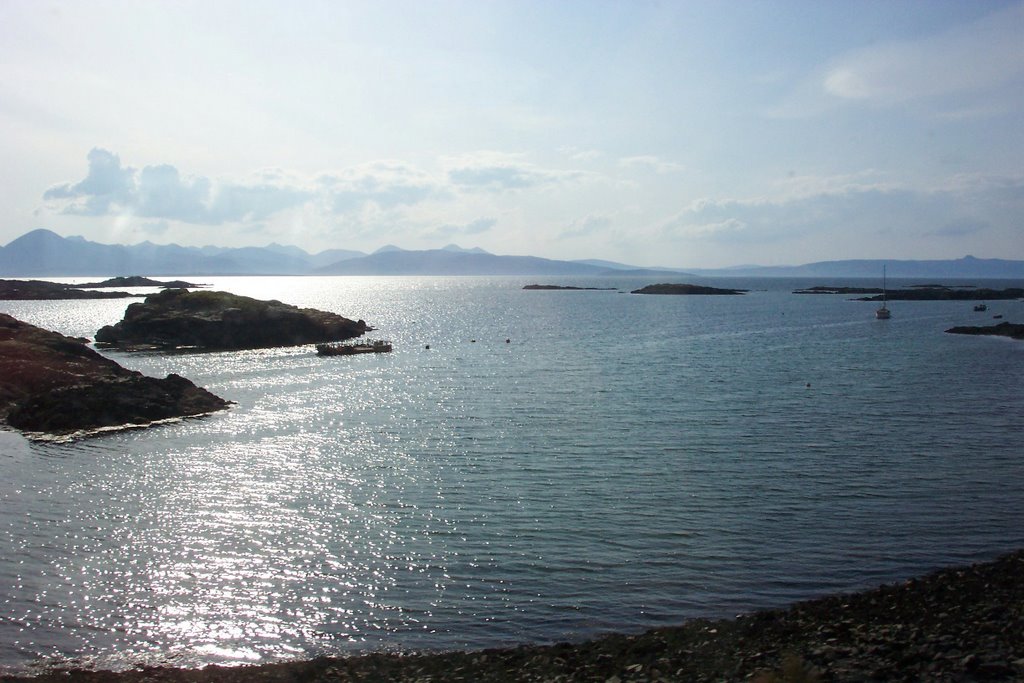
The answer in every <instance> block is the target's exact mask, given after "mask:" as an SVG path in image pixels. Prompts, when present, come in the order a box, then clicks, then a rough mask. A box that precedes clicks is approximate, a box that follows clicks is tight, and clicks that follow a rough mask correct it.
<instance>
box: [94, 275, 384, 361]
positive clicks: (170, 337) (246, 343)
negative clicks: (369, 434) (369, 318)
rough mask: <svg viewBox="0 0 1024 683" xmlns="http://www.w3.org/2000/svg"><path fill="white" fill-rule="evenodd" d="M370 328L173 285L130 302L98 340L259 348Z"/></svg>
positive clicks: (307, 310) (157, 345) (270, 303)
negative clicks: (144, 298)
mask: <svg viewBox="0 0 1024 683" xmlns="http://www.w3.org/2000/svg"><path fill="white" fill-rule="evenodd" d="M369 329H370V328H369V327H367V325H366V323H365V322H363V321H362V320H358V321H353V320H349V319H348V318H344V317H342V316H340V315H337V314H335V313H327V312H325V311H318V310H316V309H313V308H298V307H296V306H291V305H288V304H283V303H281V302H280V301H260V300H259V299H252V298H249V297H246V296H238V295H236V294H229V293H227V292H188V291H186V290H183V289H169V290H166V291H163V292H160V293H159V294H153V295H151V296H148V297H146V300H145V301H144V302H141V303H137V304H132V305H130V306H129V307H128V309H127V310H126V311H125V314H124V319H123V320H122V321H121V322H119V323H117V324H116V325H108V326H106V327H104V328H102V329H100V330H99V331H98V332H97V333H96V341H97V342H98V343H103V344H110V345H113V346H118V347H121V348H125V349H139V348H162V349H173V348H196V349H256V348H265V347H270V346H295V345H297V344H313V343H320V342H330V341H341V340H344V339H351V338H353V337H358V336H360V335H362V334H364V333H365V332H366V331H368V330H369Z"/></svg>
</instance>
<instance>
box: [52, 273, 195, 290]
mask: <svg viewBox="0 0 1024 683" xmlns="http://www.w3.org/2000/svg"><path fill="white" fill-rule="evenodd" d="M71 286H72V287H77V288H79V289H102V288H104V287H162V288H164V289H196V288H198V287H208V286H209V285H197V284H193V283H191V282H185V281H184V280H171V281H169V282H162V281H160V280H152V279H150V278H148V277H142V276H141V275H129V276H128V277H112V278H110V279H109V280H104V281H103V282H83V283H82V284H80V285H71Z"/></svg>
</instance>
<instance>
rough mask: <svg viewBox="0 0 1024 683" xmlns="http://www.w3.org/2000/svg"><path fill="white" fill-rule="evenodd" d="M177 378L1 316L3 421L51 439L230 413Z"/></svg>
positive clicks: (222, 403)
mask: <svg viewBox="0 0 1024 683" xmlns="http://www.w3.org/2000/svg"><path fill="white" fill-rule="evenodd" d="M228 405H229V403H228V401H225V400H224V399H222V398H220V397H219V396H216V395H214V394H212V393H210V392H209V391H207V390H205V389H202V388H200V387H197V386H196V385H195V384H193V383H192V382H190V381H189V380H187V379H185V378H184V377H180V376H178V375H175V374H171V375H168V376H167V377H166V378H163V379H159V378H156V377H146V376H145V375H142V374H141V373H138V372H135V371H133V370H128V369H127V368H124V367H122V366H121V365H119V364H118V363H116V362H115V361H113V360H111V359H109V358H106V357H104V356H101V355H100V354H98V353H96V352H95V351H93V350H92V349H91V348H89V347H88V346H87V345H86V343H85V340H83V339H74V338H71V337H65V336H64V335H62V334H59V333H57V332H51V331H49V330H44V329H42V328H40V327H36V326H34V325H30V324H28V323H25V322H22V321H20V320H17V319H16V318H13V317H11V316H9V315H6V314H3V313H0V421H3V422H6V424H8V425H9V426H11V427H14V428H15V429H19V430H22V431H25V432H31V433H43V434H49V435H58V436H60V435H69V434H78V433H83V434H84V433H94V432H96V431H97V430H104V429H110V428H125V427H129V426H144V425H148V424H152V423H154V422H159V421H162V420H168V419H172V418H179V417H189V416H197V415H205V414H207V413H211V412H214V411H217V410H223V409H224V408H226V407H227V406H228Z"/></svg>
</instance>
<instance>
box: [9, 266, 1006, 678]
mask: <svg viewBox="0 0 1024 683" xmlns="http://www.w3.org/2000/svg"><path fill="white" fill-rule="evenodd" d="M203 281H209V282H212V283H213V284H214V285H215V287H216V288H217V289H224V290H228V291H232V292H235V293H238V294H245V295H249V296H255V297H258V298H267V299H270V298H274V299H279V300H282V301H284V302H287V303H292V304H297V305H300V306H311V307H316V308H321V309H325V310H330V311H334V312H337V313H340V314H342V315H345V316H347V317H350V318H353V319H355V318H363V319H365V320H366V321H367V322H368V323H369V324H371V325H373V326H374V327H377V328H378V331H377V332H375V333H373V334H372V335H371V336H373V337H376V338H386V339H391V340H392V341H393V342H394V344H395V351H394V352H393V353H391V354H381V355H367V356H357V357H350V358H319V357H317V356H316V354H315V352H314V350H313V348H312V347H308V346H307V347H294V348H278V349H269V350H260V351H241V352H233V353H203V354H125V353H109V355H110V356H112V357H113V358H115V359H116V360H117V361H118V362H120V363H122V364H123V365H125V366H128V367H130V368H133V369H137V370H140V371H142V372H144V373H146V374H152V375H158V376H164V375H166V374H167V373H169V372H176V373H179V374H182V375H184V376H186V377H188V378H190V379H192V380H193V381H195V382H196V383H197V384H199V385H201V386H205V387H207V388H208V389H210V390H211V391H213V392H214V393H216V394H218V395H220V396H223V397H225V398H227V399H230V400H232V401H234V402H236V404H237V405H235V406H234V407H233V408H232V409H231V410H229V411H227V412H223V413H220V414H217V415H213V416H210V417H207V418H201V419H191V420H185V421H182V422H178V423H173V424H169V425H164V426H160V427H156V428H152V429H148V430H140V431H128V432H120V433H116V434H111V435H107V436H102V437H97V438H92V439H87V440H82V441H77V442H72V443H38V442H29V441H27V440H25V439H23V438H22V437H21V436H20V435H18V434H16V433H12V432H0V671H3V670H8V671H11V670H14V671H23V670H26V669H30V670H34V669H37V668H39V667H46V666H53V665H65V666H66V665H68V664H75V665H84V666H90V667H103V668H127V667H131V666H136V665H140V664H171V665H178V666H200V665H203V664H207V663H213V662H218V663H244V662H264V661H272V660H284V659H292V658H300V657H311V656H315V655H319V654H339V653H347V652H359V651H368V650H438V649H452V648H482V647H488V646H497V645H505V644H514V643H521V642H531V643H547V642H553V641H560V640H579V639H583V638H586V637H590V636H594V635H596V634H599V633H603V632H609V631H638V630H642V629H644V628H647V627H652V626H656V625H664V624H667V623H677V622H681V621H683V620H685V619H687V618H689V617H695V616H727V615H734V614H736V613H738V612H744V611H750V610H753V609H755V608H760V607H769V606H781V605H785V604H787V603H790V602H793V601H795V600H799V599H802V598H808V597H812V596H817V595H821V594H824V593H828V592H834V591H850V590H855V589H860V588H864V587H868V586H873V585H876V584H878V583H882V582H886V581H893V580H899V579H903V578H908V577H910V576H913V575H918V574H921V573H924V572H926V571H929V570H931V569H934V568H937V567H940V566H944V565H950V564H957V563H964V562H969V561H976V560H985V559H990V558H993V557H995V556H996V555H998V554H1000V553H1002V552H1005V551H1008V550H1011V549H1015V548H1018V547H1024V515H1022V510H1024V486H1022V483H1024V454H1022V450H1021V444H1022V443H1024V438H1022V437H1024V419H1022V418H1024V343H1021V342H1016V343H1015V342H1012V341H1010V340H1007V339H1002V338H973V337H963V336H957V335H949V334H944V333H943V330H945V329H946V328H948V327H950V326H952V325H957V324H990V322H991V318H992V316H993V315H998V314H1003V315H1004V316H1005V319H1007V320H1011V321H1015V322H1024V302H1022V301H1011V302H989V311H988V312H987V313H975V312H973V311H972V310H971V309H972V306H971V304H970V303H969V302H894V303H893V304H891V308H892V310H893V318H892V319H891V320H889V321H876V320H875V319H874V316H873V310H874V307H875V304H870V303H862V302H851V301H847V300H845V298H844V297H842V296H810V295H795V294H792V293H791V292H792V290H793V289H794V288H796V287H798V286H807V285H813V284H842V283H841V282H838V281H830V282H821V281H815V282H809V281H804V282H793V281H783V280H745V281H721V280H720V281H714V282H709V284H717V285H719V286H743V287H747V288H750V289H751V290H752V291H751V292H750V293H749V294H747V295H745V296H737V297H708V296H690V297H686V296H639V295H631V294H629V293H628V291H629V290H630V289H633V288H636V287H639V286H642V285H645V284H651V283H652V282H653V280H650V279H648V280H643V281H627V280H622V281H616V280H598V281H586V280H582V279H579V278H575V279H573V280H571V281H570V280H561V279H553V278H544V279H537V278H344V277H340V278H213V279H212V280H203ZM531 282H544V283H550V282H554V283H560V284H572V285H584V286H587V285H589V286H604V287H609V286H614V287H619V288H620V291H523V290H522V289H521V287H522V286H523V285H525V284H529V283H531ZM859 284H874V283H863V282H862V283H859ZM899 284H900V283H896V286H899ZM995 284H997V285H999V286H1006V285H1007V284H1009V283H995ZM1017 286H1020V285H1019V283H1017ZM128 303H129V301H127V300H116V301H85V302H68V301H53V302H9V301H5V302H0V311H3V312H7V313H10V314H12V315H14V316H16V317H18V318H20V319H22V320H25V321H27V322H31V323H33V324H36V325H40V326H42V327H46V328H49V329H54V330H57V331H60V332H63V333H65V334H70V335H75V336H78V335H82V336H89V337H91V336H93V335H94V334H95V332H96V330H97V329H98V328H99V327H100V326H101V325H104V324H109V323H114V322H116V321H118V320H120V318H121V316H122V314H123V312H124V309H125V307H126V306H127V304H128ZM506 339H508V340H509V342H508V343H506ZM473 340H475V341H473ZM428 344H429V346H430V348H429V349H427V348H426V346H427V345H428Z"/></svg>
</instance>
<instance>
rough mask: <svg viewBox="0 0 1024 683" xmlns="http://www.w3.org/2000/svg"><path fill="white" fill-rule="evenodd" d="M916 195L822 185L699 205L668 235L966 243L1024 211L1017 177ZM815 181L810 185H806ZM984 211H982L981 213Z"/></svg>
mask: <svg viewBox="0 0 1024 683" xmlns="http://www.w3.org/2000/svg"><path fill="white" fill-rule="evenodd" d="M973 181H974V182H973V184H970V185H967V184H965V182H966V181H961V182H957V183H952V184H950V185H949V186H947V187H941V188H937V189H929V190H919V189H914V188H906V187H896V186H891V185H875V186H872V185H868V184H857V183H851V184H848V185H845V186H841V185H837V186H833V183H830V182H829V181H828V180H827V179H822V180H821V182H819V183H818V185H819V186H820V187H822V188H826V187H828V188H830V189H822V190H820V191H818V192H807V191H804V192H801V193H800V194H790V195H780V196H779V197H774V198H764V197H762V198H754V199H702V200H698V201H695V202H692V203H691V204H690V205H689V206H687V207H686V208H685V209H683V210H682V211H680V212H678V213H676V214H675V215H673V216H671V217H669V218H668V219H666V220H665V221H663V222H662V224H661V226H660V230H661V231H662V232H663V233H666V234H671V235H675V236H677V237H684V238H688V239H699V240H705V241H710V242H726V243H741V242H742V243H748V244H759V243H771V242H777V241H780V240H787V239H797V238H800V237H802V236H806V235H812V234H821V233H823V232H830V233H837V234H853V235H856V234H862V235H870V234H880V233H885V232H890V233H892V234H898V235H903V236H914V237H962V236H965V235H970V234H977V233H981V232H984V231H986V230H988V229H990V228H992V227H994V226H1002V227H1004V228H1005V227H1011V226H1013V225H1015V224H1016V222H1017V221H1018V217H1019V216H1020V215H1021V211H1022V210H1024V184H1022V182H1021V180H1020V179H1014V178H989V179H977V178H975V179H973ZM810 185H811V183H809V182H805V187H809V186H810ZM979 207H980V208H979Z"/></svg>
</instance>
